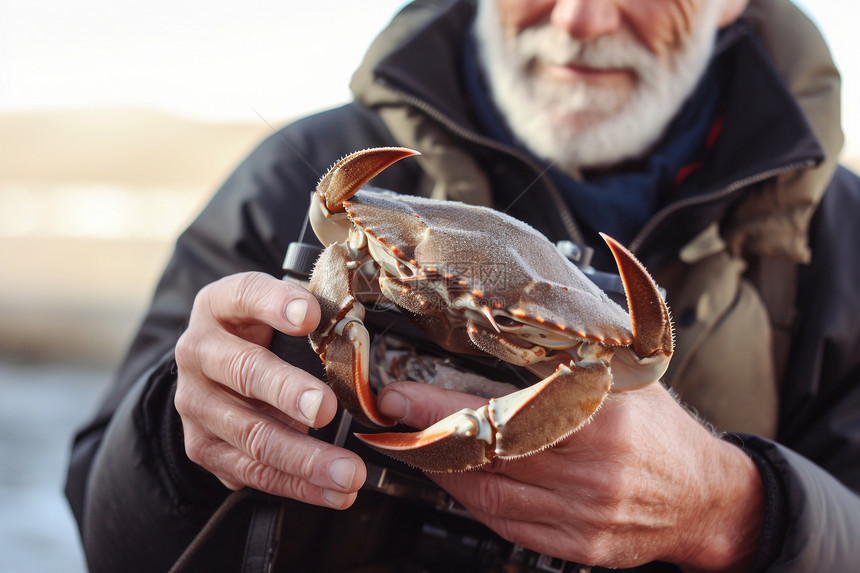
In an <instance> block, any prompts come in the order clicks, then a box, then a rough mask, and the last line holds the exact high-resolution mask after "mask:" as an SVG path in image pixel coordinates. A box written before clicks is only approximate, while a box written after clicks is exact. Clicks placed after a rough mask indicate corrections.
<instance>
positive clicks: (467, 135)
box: [383, 82, 816, 254]
mask: <svg viewBox="0 0 860 573" xmlns="http://www.w3.org/2000/svg"><path fill="white" fill-rule="evenodd" d="M383 83H385V85H386V87H387V88H388V89H390V90H392V91H394V92H396V93H397V94H398V95H399V96H400V97H401V98H402V99H403V101H404V102H405V103H408V104H410V105H412V106H414V107H416V108H418V109H420V110H421V111H423V112H424V113H426V114H427V115H428V116H430V117H431V118H432V119H434V120H436V121H437V122H439V123H440V124H442V125H444V126H445V127H447V128H448V129H449V130H451V131H452V132H453V133H456V134H457V135H459V136H460V137H462V138H463V139H466V140H468V141H471V142H473V143H478V144H481V145H484V146H486V147H489V148H492V149H495V150H497V151H500V152H503V153H507V154H508V155H511V156H513V157H516V158H517V159H519V160H520V161H522V162H523V163H525V164H526V165H527V166H528V167H530V168H531V169H532V170H533V171H534V173H535V174H536V176H537V178H541V177H542V175H543V174H545V173H546V169H544V168H542V167H541V166H540V165H538V164H537V163H535V162H534V161H533V160H532V158H531V157H529V156H528V155H526V154H524V153H522V152H521V151H519V150H518V149H516V148H513V147H509V146H507V145H504V144H502V143H499V142H497V141H495V140H492V139H490V138H487V137H484V136H483V135H481V134H479V133H476V132H474V131H471V130H469V129H466V128H464V127H462V126H461V125H459V124H458V123H456V122H454V121H453V120H451V119H450V118H449V117H448V116H446V115H445V114H443V113H442V112H440V111H439V110H437V109H436V108H435V107H433V106H431V105H430V104H428V103H426V102H425V101H424V100H421V99H419V98H417V97H415V96H413V95H411V94H409V93H406V92H404V91H402V90H400V89H398V88H395V87H392V86H391V85H388V83H387V82H383ZM815 163H816V162H815V160H814V159H805V160H801V161H795V162H792V163H788V164H786V165H783V166H781V167H775V168H773V169H768V170H766V171H762V172H760V173H757V174H755V175H750V176H748V177H744V178H743V179H739V180H737V181H735V182H734V183H730V184H729V185H727V186H725V187H723V188H722V189H719V190H717V191H713V192H711V193H705V194H703V195H697V196H695V197H690V198H688V199H682V200H680V201H676V202H674V203H672V204H670V205H667V206H666V207H664V208H663V209H661V210H659V211H657V213H656V214H655V215H654V216H653V217H651V219H649V220H648V222H647V223H646V224H645V226H644V227H642V229H640V231H639V232H638V233H637V234H636V236H635V237H634V238H633V240H632V241H631V242H630V245H628V247H627V248H628V249H630V251H631V252H632V253H634V254H635V253H637V251H638V249H639V248H640V247H641V246H642V244H643V243H644V242H645V240H646V239H647V238H648V236H649V235H650V234H651V233H653V232H654V230H655V229H656V228H657V227H658V226H659V225H660V224H662V223H663V222H664V221H665V220H666V219H667V218H668V217H669V216H670V215H672V214H674V213H676V212H678V211H680V210H682V209H686V208H688V207H694V206H697V205H703V204H705V203H710V202H712V201H717V200H720V199H723V198H725V197H728V196H730V195H732V194H733V193H736V192H738V191H740V190H741V189H744V188H746V187H749V186H751V185H755V184H756V183H760V182H762V181H765V180H767V179H770V178H771V177H776V176H777V175H781V174H782V173H786V172H788V171H793V170H796V169H807V168H809V167H812V166H814V165H815ZM535 181H537V179H535ZM533 184H534V182H533V183H532V185H533ZM543 184H544V185H545V187H546V189H547V191H548V192H549V196H550V199H552V201H553V203H554V204H555V206H556V208H557V210H558V213H559V216H560V217H561V221H562V224H564V227H565V230H566V231H567V233H568V235H570V239H571V240H572V241H573V242H574V243H577V244H580V245H585V244H586V242H585V237H584V236H583V234H582V231H581V230H580V228H579V225H577V223H576V220H575V218H574V216H573V213H572V212H571V210H570V207H569V206H568V204H567V201H565V200H564V198H563V197H562V195H561V192H560V191H559V190H558V187H556V185H555V183H553V181H552V180H551V179H550V178H545V179H544V180H543ZM527 189H528V188H527ZM527 189H526V190H527ZM523 193H525V191H523Z"/></svg>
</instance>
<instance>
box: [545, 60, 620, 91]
mask: <svg viewBox="0 0 860 573" xmlns="http://www.w3.org/2000/svg"><path fill="white" fill-rule="evenodd" d="M536 64H537V69H538V71H539V73H543V74H546V75H547V76H548V77H551V78H555V79H557V80H561V81H567V82H571V81H584V82H588V83H594V84H614V85H617V84H618V83H619V82H623V83H627V82H630V81H631V80H632V79H633V77H634V73H633V71H632V70H630V69H628V68H594V67H591V66H587V65H583V64H577V63H566V64H555V63H551V62H545V61H541V60H537V61H536Z"/></svg>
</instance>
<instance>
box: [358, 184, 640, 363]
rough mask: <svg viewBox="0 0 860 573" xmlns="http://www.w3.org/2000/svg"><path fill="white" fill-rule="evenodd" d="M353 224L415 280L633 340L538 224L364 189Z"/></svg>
mask: <svg viewBox="0 0 860 573" xmlns="http://www.w3.org/2000/svg"><path fill="white" fill-rule="evenodd" d="M344 208H345V210H346V212H347V214H348V216H349V218H350V219H351V220H352V222H353V223H354V224H355V225H356V226H357V227H358V228H359V229H361V230H363V231H364V233H366V234H367V235H368V236H369V237H372V238H375V239H376V240H378V241H379V242H380V243H381V244H382V245H384V246H385V247H387V248H388V249H390V250H391V252H392V254H393V255H394V256H395V257H397V258H398V259H400V260H401V261H403V262H407V263H410V264H411V265H412V266H413V267H417V268H418V272H417V274H416V276H412V277H407V278H408V279H410V280H409V282H408V284H410V285H417V287H415V288H420V285H421V281H433V280H445V281H447V282H448V283H449V284H452V285H455V286H458V287H460V289H462V292H468V293H471V294H472V295H473V296H474V297H475V298H476V299H478V300H480V304H481V305H485V306H488V307H489V308H491V309H501V310H504V311H506V312H508V313H510V314H512V315H513V316H516V317H517V318H518V319H519V320H522V321H528V322H531V323H533V324H539V325H542V326H543V327H545V328H548V329H551V330H558V331H560V332H564V333H566V334H568V335H570V336H571V337H579V338H585V339H588V340H591V341H597V342H601V343H604V344H606V345H611V346H618V345H625V346H626V345H630V344H631V342H632V334H631V324H630V317H629V315H628V314H627V312H626V311H625V310H624V309H623V308H621V306H619V305H618V304H617V303H615V302H614V301H612V300H611V299H609V297H608V296H607V295H606V293H604V292H603V291H602V290H600V289H599V288H598V287H597V286H596V285H595V284H594V283H593V282H591V280H589V279H588V278H587V277H586V276H585V275H584V274H583V273H582V271H581V270H580V269H579V268H577V267H576V265H574V264H573V263H571V262H570V261H569V260H568V259H567V258H566V257H565V256H564V255H562V254H561V253H560V252H559V251H558V249H556V247H555V245H553V244H552V243H551V242H550V241H549V240H548V239H547V238H546V237H545V236H544V235H542V234H541V233H540V232H538V231H537V230H535V229H534V228H533V227H531V226H529V225H527V224H525V223H523V222H522V221H519V220H517V219H515V218H513V217H511V216H509V215H506V214H504V213H501V212H498V211H495V210H492V209H489V208H486V207H480V206H474V205H468V204H464V203H459V202H454V201H449V202H444V203H443V202H439V201H433V200H430V199H424V198H422V197H414V196H409V195H397V194H394V193H388V192H374V191H368V190H362V191H359V192H358V193H356V194H355V195H354V196H353V197H352V198H351V199H349V200H348V201H345V202H344Z"/></svg>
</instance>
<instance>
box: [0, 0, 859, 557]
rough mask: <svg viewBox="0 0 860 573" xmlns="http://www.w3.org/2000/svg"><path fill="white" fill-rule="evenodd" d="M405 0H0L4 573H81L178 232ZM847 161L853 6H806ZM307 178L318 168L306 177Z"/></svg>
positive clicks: (316, 98) (328, 84)
mask: <svg viewBox="0 0 860 573" xmlns="http://www.w3.org/2000/svg"><path fill="white" fill-rule="evenodd" d="M403 4H404V0H374V1H373V2H352V1H348V0H315V1H314V2H303V3H293V2H287V1H285V0H279V1H277V2H275V1H271V2H270V1H265V0H243V1H242V2H239V1H238V0H230V1H226V0H169V1H167V0H147V1H146V2H144V1H142V0H90V1H84V0H0V572H2V573H7V572H9V573H11V572H40V573H50V572H55V571H56V572H72V573H76V572H80V571H84V570H85V566H84V562H83V557H82V556H81V552H80V548H79V544H78V539H77V533H76V530H75V528H74V526H73V521H72V518H71V515H70V512H69V511H68V509H67V507H66V504H65V500H64V498H63V497H62V493H61V491H62V483H63V479H64V473H65V465H66V462H67V456H68V447H69V442H70V439H71V434H72V432H73V430H74V428H76V427H77V426H78V425H80V423H81V422H82V421H84V420H85V419H86V418H87V417H88V416H89V415H90V414H91V413H92V411H93V408H94V407H95V404H96V402H97V398H98V396H99V395H100V393H101V392H102V391H103V389H104V387H105V385H106V384H108V382H109V380H110V377H111V371H112V369H113V367H114V366H115V364H116V363H117V361H118V360H119V358H120V356H121V354H122V352H123V349H124V348H125V346H126V344H127V343H128V341H129V339H130V336H131V335H132V332H133V330H134V328H135V326H136V323H137V321H138V320H139V318H140V317H141V315H142V313H143V311H144V308H145V306H146V304H147V302H148V298H149V296H150V293H151V291H152V289H153V287H154V284H155V281H156V280H157V277H158V275H159V272H160V269H161V267H162V265H163V264H164V263H165V262H166V258H167V257H168V255H169V253H170V250H171V247H172V241H173V240H174V238H175V236H176V234H177V233H178V232H179V231H181V229H182V228H183V227H184V226H185V225H186V224H187V223H188V222H189V221H190V220H191V218H192V217H193V216H194V214H195V213H196V212H197V211H198V210H199V208H200V207H201V206H202V205H203V204H204V203H205V202H206V200H207V198H208V196H209V195H210V194H211V193H212V192H213V191H214V189H216V188H217V186H218V184H219V182H220V181H221V180H222V179H223V178H224V177H226V176H227V175H228V174H229V172H230V171H231V170H232V169H233V167H235V165H236V164H237V163H238V162H239V161H240V160H241V159H242V157H243V156H244V155H245V154H247V153H248V152H249V151H250V150H251V149H252V148H253V146H254V145H255V144H256V142H258V141H259V140H260V139H261V138H263V137H265V136H266V135H267V134H269V133H271V132H272V130H274V129H277V128H278V127H280V126H282V125H283V124H284V123H286V122H287V121H289V120H290V119H291V118H295V117H299V116H302V115H305V114H307V113H310V112H313V111H317V110H320V109H323V108H326V107H330V106H333V105H337V104H339V103H342V102H345V101H347V100H348V98H349V92H348V89H347V83H348V81H349V77H350V75H351V73H352V70H353V69H354V68H355V67H356V66H357V65H358V63H359V61H360V59H361V55H362V54H363V52H364V50H365V48H366V47H367V45H368V44H369V43H370V41H371V40H372V38H373V37H374V36H375V34H376V33H377V32H378V31H379V30H380V29H381V28H382V27H383V26H384V25H385V23H386V22H387V21H388V19H390V17H391V16H392V15H393V14H394V13H395V11H396V10H397V9H398V7H400V6H401V5H403ZM802 6H803V7H804V9H805V10H807V12H808V13H809V14H811V16H812V17H813V18H814V19H815V20H816V21H817V22H819V23H820V24H821V27H822V29H823V30H824V33H825V36H826V37H827V39H828V41H829V43H830V45H831V48H832V50H833V52H834V55H835V58H836V60H837V63H838V65H839V66H840V69H841V70H842V72H843V76H844V87H845V91H844V94H843V102H844V103H843V107H844V111H843V115H844V120H845V124H846V135H847V145H846V149H845V155H844V160H845V161H846V162H847V163H849V164H852V165H853V166H854V168H855V169H856V168H858V166H860V162H858V160H857V159H858V158H860V110H858V108H857V107H856V106H852V105H850V102H857V101H860V59H858V49H857V48H858V41H857V39H856V30H855V27H856V22H858V15H860V9H858V6H857V4H856V3H855V1H854V0H816V1H815V2H812V0H807V1H806V2H805V3H804V4H802ZM318 167H319V169H320V171H322V170H323V169H325V168H326V167H327V166H325V165H321V166H318Z"/></svg>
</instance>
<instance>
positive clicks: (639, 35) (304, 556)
mask: <svg viewBox="0 0 860 573" xmlns="http://www.w3.org/2000/svg"><path fill="white" fill-rule="evenodd" d="M747 4H748V2H747V0H655V1H652V2H642V1H636V0H557V1H553V0H479V2H477V5H476V3H475V2H470V1H467V0H463V1H441V0H440V1H437V2H433V1H429V2H420V1H419V2H416V3H415V4H413V5H410V6H408V7H406V8H405V9H404V11H403V12H402V13H401V14H399V15H398V16H397V17H396V18H395V19H394V21H393V22H392V24H391V25H390V26H389V28H388V29H386V30H385V31H384V32H383V33H382V34H381V35H380V37H379V38H378V40H377V41H376V43H375V44H374V45H373V47H372V48H371V49H370V51H369V52H368V55H367V57H366V60H365V63H364V65H363V66H362V68H361V69H360V70H359V71H358V72H357V73H356V75H355V77H354V79H353V84H352V87H353V91H354V93H355V102H353V103H351V104H349V105H346V106H344V107H342V108H339V109H335V110H332V111H328V112H325V113H322V114H320V115H317V116H313V117H309V118H306V119H304V120H302V121H299V122H297V123H295V124H293V125H291V126H289V127H287V128H285V129H284V130H282V131H280V132H279V133H277V134H276V135H275V136H273V137H272V138H270V139H269V140H268V141H266V142H265V143H263V144H262V145H261V146H260V147H259V148H258V149H257V150H256V151H255V152H254V153H253V154H252V155H251V156H250V158H249V159H248V160H247V161H246V162H245V163H243V164H242V165H241V166H240V167H239V168H238V170H237V171H236V172H235V173H234V175H233V176H232V177H231V178H230V179H229V180H228V181H227V182H226V183H225V185H224V186H223V188H222V189H221V190H220V191H219V192H218V194H217V195H216V196H215V197H214V198H213V200H212V202H211V203H210V205H209V206H208V207H207V208H206V209H205V210H204V211H203V213H202V214H201V215H200V217H199V218H198V219H197V220H196V221H195V222H194V223H193V224H192V225H191V227H190V228H189V229H188V231H187V232H186V233H185V234H183V236H182V237H181V238H180V239H179V241H178V243H177V247H176V253H175V255H174V257H173V259H172V260H171V262H170V264H169V266H168V268H167V270H166V272H165V275H164V278H163V280H162V282H161V283H160V285H159V287H158V291H157V292H156V295H155V299H154V302H153V305H152V308H151V309H150V312H149V314H148V316H147V318H146V320H145V322H144V324H143V326H142V329H141V331H140V334H139V335H138V337H137V339H136V341H135V343H134V345H133V346H132V348H131V349H130V352H129V354H128V357H127V359H126V361H125V363H124V364H123V367H122V369H121V371H120V375H119V379H118V381H117V383H116V385H115V387H114V389H113V391H112V393H111V394H110V395H109V396H108V398H107V399H106V401H105V404H104V405H103V408H102V410H101V412H100V413H99V415H98V416H97V417H96V418H95V420H94V421H93V422H92V423H91V424H90V425H89V426H88V427H86V428H85V429H83V430H82V431H81V432H80V433H79V435H78V437H77V439H76V442H75V448H74V452H73V458H72V463H71V470H70V474H69V482H68V486H67V493H68V495H69V498H70V501H71V504H72V507H73V509H74V510H75V514H76V517H77V519H78V521H79V524H80V527H81V533H82V538H83V542H84V546H85V549H86V552H87V558H88V561H89V564H90V567H91V568H92V570H93V571H118V570H122V571H136V570H140V571H158V570H167V569H169V568H170V567H171V566H173V567H174V570H187V571H198V570H232V569H239V568H240V567H242V568H244V569H243V570H261V571H262V570H266V568H267V567H270V566H272V567H275V569H276V570H280V569H281V568H282V569H283V570H295V571H349V570H356V571H357V570H361V571H431V570H440V571H458V570H485V571H493V570H505V571H533V570H534V571H538V570H544V571H545V570H550V571H552V570H558V571H561V570H574V567H575V566H574V563H582V564H588V565H594V566H604V567H614V568H637V567H640V566H643V570H644V569H645V568H647V570H648V571H662V570H670V571H671V570H676V569H678V568H680V569H682V570H689V571H748V570H756V571H764V570H768V571H810V570H816V571H848V570H851V569H852V568H854V567H856V563H858V562H860V548H858V546H857V544H856V543H855V542H854V540H853V537H854V536H855V535H856V531H858V529H860V499H858V495H857V491H858V488H860V362H858V356H860V352H858V350H860V323H858V321H857V320H856V318H855V317H856V316H857V313H858V311H860V295H858V291H857V288H856V285H857V284H860V264H858V262H857V257H856V256H854V254H853V253H852V252H851V246H853V245H857V244H860V231H858V225H856V223H855V221H856V220H857V219H856V217H857V216H858V215H860V184H858V181H857V179H856V178H855V177H854V176H853V175H851V174H850V173H848V172H847V171H845V170H842V169H839V168H837V167H836V156H837V155H838V150H839V146H840V144H841V135H840V131H839V100H838V75H837V74H836V72H835V70H833V67H832V62H831V61H830V58H829V55H828V53H827V50H826V48H825V47H824V46H823V42H822V40H821V38H820V36H819V35H818V34H817V32H816V31H815V29H814V27H812V25H811V24H810V23H809V22H808V21H807V20H806V19H805V18H804V17H803V16H802V15H801V14H800V13H799V12H798V11H797V10H796V9H795V8H794V7H792V6H791V5H790V4H788V3H787V2H780V1H778V0H752V2H751V3H750V5H747ZM381 145H403V146H408V147H412V148H415V149H418V150H419V151H421V152H422V154H423V155H422V156H421V157H420V158H419V159H417V160H413V161H411V162H401V163H399V164H397V165H395V166H394V167H391V168H390V169H388V170H387V171H385V172H384V173H383V174H382V175H380V176H379V177H378V179H377V181H376V184H377V185H378V186H380V187H384V188H388V189H392V190H396V191H398V192H402V193H410V194H418V195H426V196H432V197H435V198H440V199H456V200H460V201H465V202H469V203H475V204H483V205H489V206H494V207H496V208H499V209H502V210H506V211H508V212H509V213H511V214H514V215H515V216H517V217H518V218H520V219H522V220H524V221H526V222H528V223H529V224H531V225H532V226H534V227H535V228H537V229H538V230H540V231H541V232H542V233H544V234H545V235H546V236H547V237H548V238H550V239H551V240H553V241H557V240H562V239H566V240H572V241H574V242H576V243H578V244H580V245H583V246H585V245H590V246H592V247H594V248H595V249H597V251H596V253H595V257H594V265H595V266H596V267H598V268H599V269H602V270H605V271H611V270H612V269H611V264H610V263H609V262H608V260H609V259H608V256H607V255H608V253H607V252H606V251H604V250H601V248H600V247H599V242H600V241H599V239H598V235H597V234H598V232H606V233H608V234H610V235H612V236H613V237H615V238H616V239H618V240H619V241H621V242H622V243H624V244H626V245H628V246H629V247H630V249H631V250H633V251H634V252H635V253H636V254H637V256H638V257H639V258H641V260H642V261H643V262H644V263H645V264H646V266H648V267H649V269H651V270H652V272H653V274H654V276H655V278H656V279H657V281H658V282H659V283H660V284H661V285H662V286H664V287H665V288H666V291H667V296H666V298H667V301H668V303H669V306H670V307H671V308H672V309H673V313H674V319H675V323H676V353H675V357H674V358H673V361H672V364H671V366H670V369H669V371H668V372H667V373H666V376H665V377H664V379H663V380H662V381H661V382H662V383H661V384H651V385H648V386H646V387H645V388H643V389H640V390H635V391H630V392H624V393H616V394H610V396H609V397H608V398H607V399H606V401H605V402H604V404H603V406H602V408H601V409H600V411H599V413H598V415H597V416H595V417H594V419H593V420H592V422H591V423H590V424H588V425H586V426H585V427H584V428H583V429H581V430H580V431H578V432H577V433H575V434H574V435H572V436H571V437H570V438H568V439H566V440H564V441H563V442H562V443H560V444H558V445H557V446H555V447H553V448H550V449H549V450H546V451H543V452H541V453H538V454H535V455H532V456H529V457H527V458H523V459H519V460H513V461H504V462H501V461H496V462H494V463H493V464H491V465H489V466H486V467H484V468H482V469H481V470H478V471H473V472H466V473H461V474H429V476H428V477H429V480H428V479H427V477H425V476H424V475H423V474H420V473H419V472H415V471H410V470H408V469H406V468H404V467H402V466H400V465H397V464H396V463H395V462H391V461H386V460H384V459H380V458H378V457H374V455H373V453H372V452H370V451H369V450H366V449H362V448H361V446H360V445H357V444H354V443H353V442H352V441H351V440H347V441H346V442H345V444H344V442H343V440H339V439H337V438H331V436H330V434H333V433H334V432H331V433H328V434H327V433H326V428H327V427H328V428H332V427H336V426H337V424H338V423H337V422H336V421H335V422H333V420H335V417H336V410H337V404H336V400H335V397H334V395H333V393H332V391H331V390H330V389H329V388H328V387H327V386H326V385H325V384H324V383H323V382H322V381H321V380H320V378H321V376H322V373H321V369H320V364H319V360H318V359H317V357H316V356H315V355H314V354H313V353H312V352H311V351H310V349H309V347H308V345H307V341H306V340H305V339H304V338H302V337H303V336H304V335H307V334H308V333H309V332H311V331H312V330H313V329H314V328H315V327H316V325H317V322H318V321H319V317H320V310H319V306H318V304H317V302H316V300H315V298H314V297H313V296H312V295H311V294H310V293H309V292H308V291H307V290H305V289H304V288H303V287H301V286H300V285H298V284H295V283H292V282H285V281H280V280H278V279H277V278H276V277H278V276H280V274H281V272H280V268H281V261H282V259H283V254H284V251H285V249H286V246H287V245H288V244H289V243H290V242H292V241H296V240H299V238H300V236H299V235H300V233H301V227H302V219H303V216H304V212H305V210H306V207H307V200H308V195H309V191H310V190H311V189H312V188H313V187H314V185H315V183H316V180H317V178H318V177H319V176H320V174H321V173H322V172H323V171H324V169H325V167H327V166H328V165H331V164H332V163H333V162H334V161H335V160H337V159H338V158H339V157H342V156H344V155H345V154H347V153H349V152H352V151H355V150H357V149H361V148H365V147H371V146H381ZM275 331H280V332H282V333H285V334H287V335H291V336H293V337H294V338H289V339H287V340H285V341H281V344H280V348H279V352H278V355H275V354H274V353H272V352H270V351H269V350H268V348H269V347H270V345H271V343H272V339H273V333H274V332H275ZM481 373H482V374H484V375H486V376H489V377H492V375H493V372H492V371H487V372H481ZM481 403H482V399H481V398H476V397H474V396H470V395H463V394H459V393H455V392H452V391H449V390H443V389H441V388H438V387H435V386H427V385H424V384H416V383H414V382H408V381H403V382H396V383H394V384H392V385H390V386H388V387H386V388H385V389H384V390H382V391H381V392H380V396H379V404H380V408H381V410H382V412H383V413H384V414H386V415H388V416H390V417H392V418H394V419H396V420H399V421H402V422H403V423H405V424H407V425H410V426H413V427H419V428H420V427H426V426H427V425H429V424H431V423H433V422H434V421H436V420H438V419H440V418H442V417H444V416H445V415H447V414H448V413H450V412H452V411H454V410H457V409H460V408H462V407H464V406H468V407H477V406H479V405H480V404H481ZM691 412H694V413H695V414H696V415H695V416H694V415H693V414H692V413H691ZM323 438H326V439H323ZM344 445H345V446H346V447H343V446H344ZM368 476H370V477H368ZM430 480H432V481H430ZM363 486H364V487H363ZM231 491H234V492H238V493H232V494H231V493H230V492H231ZM266 494H268V495H266ZM334 510H341V511H334Z"/></svg>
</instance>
